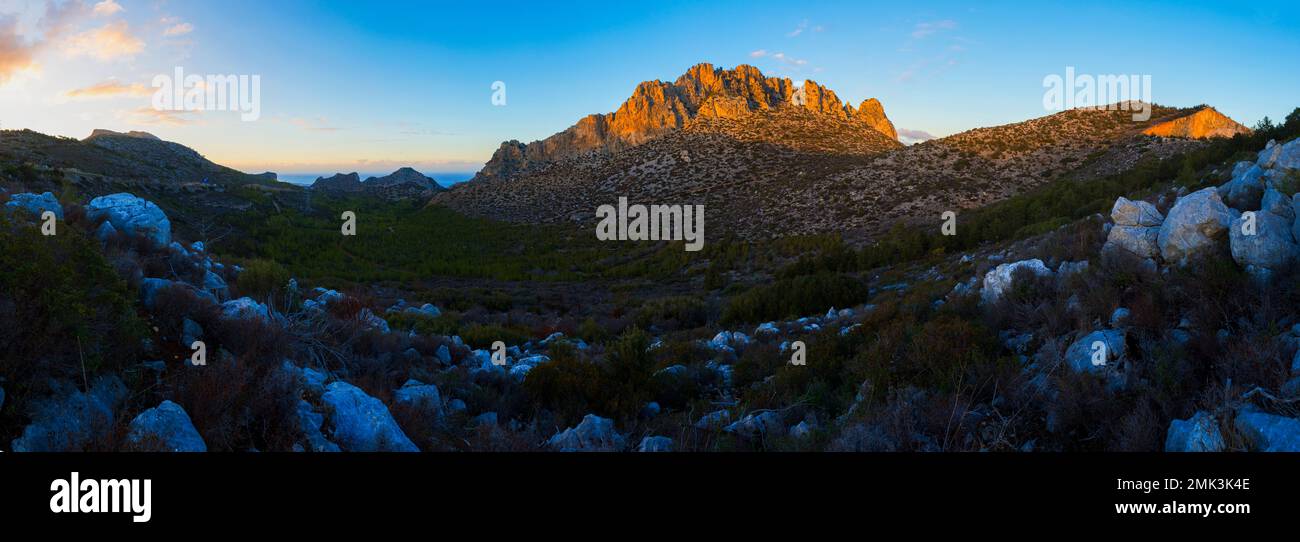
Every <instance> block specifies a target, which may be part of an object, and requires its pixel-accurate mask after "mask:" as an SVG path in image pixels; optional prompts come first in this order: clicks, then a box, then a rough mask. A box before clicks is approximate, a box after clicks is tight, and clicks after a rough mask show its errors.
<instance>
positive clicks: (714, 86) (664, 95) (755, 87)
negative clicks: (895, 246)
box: [477, 63, 898, 178]
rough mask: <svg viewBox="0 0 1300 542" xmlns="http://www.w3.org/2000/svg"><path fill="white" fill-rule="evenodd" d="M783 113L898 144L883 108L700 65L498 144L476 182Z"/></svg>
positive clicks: (809, 84)
mask: <svg viewBox="0 0 1300 542" xmlns="http://www.w3.org/2000/svg"><path fill="white" fill-rule="evenodd" d="M786 108H794V109H804V110H807V111H811V112H813V113H817V114H822V115H827V116H830V117H832V118H837V119H841V120H850V121H853V122H858V123H862V124H864V125H866V126H869V127H870V128H872V129H873V130H876V131H878V132H879V133H881V134H883V135H885V136H886V137H888V138H890V139H891V140H894V141H897V139H898V134H897V132H896V131H895V130H894V125H893V123H892V122H890V120H889V118H888V117H887V116H885V110H884V107H883V106H882V105H881V104H880V101H878V100H876V99H874V98H871V99H868V100H865V101H863V102H862V103H861V104H860V105H859V106H858V107H854V106H852V105H849V104H845V103H843V102H842V101H841V100H840V98H839V97H838V96H836V95H835V92H834V91H832V90H830V89H828V88H826V87H823V86H821V85H819V84H817V83H815V82H813V81H804V82H803V83H802V84H795V83H794V82H793V81H791V80H790V79H789V78H776V77H767V76H764V75H763V73H762V72H761V71H759V69H758V68H755V67H753V66H747V65H743V64H742V65H740V66H736V67H735V68H734V69H731V70H727V69H723V68H715V67H714V66H713V65H712V64H707V63H704V64H697V65H695V66H693V67H691V68H690V69H689V70H687V72H686V73H685V74H683V75H682V76H681V77H678V78H677V80H676V81H674V82H672V83H667V82H664V81H645V82H642V83H641V84H639V85H637V87H636V90H635V91H633V93H632V96H631V97H630V98H628V99H627V101H625V102H623V105H622V106H620V107H619V108H618V110H617V111H615V112H613V113H608V114H595V115H588V116H586V117H584V118H582V119H581V120H579V121H578V122H577V124H574V125H573V126H572V127H570V128H568V129H567V130H564V131H563V132H560V133H557V134H555V135H553V136H551V137H548V138H546V139H543V140H541V141H534V142H532V143H529V144H527V145H525V144H523V143H520V142H518V141H507V142H505V143H502V145H501V147H500V148H499V149H498V150H497V151H496V153H495V154H493V156H492V159H491V160H489V161H488V163H487V164H486V165H485V166H484V167H483V170H482V171H480V172H479V174H478V176H477V178H505V177H510V176H512V175H514V174H516V173H518V172H521V171H526V170H529V169H532V168H534V167H536V166H538V165H540V164H544V163H547V162H553V161H556V160H559V159H563V158H567V157H572V156H578V155H581V154H584V153H588V152H592V151H597V152H609V151H618V150H620V149H624V148H627V147H631V146H635V145H639V144H642V143H645V142H646V141H649V140H651V139H654V138H656V137H659V136H661V135H663V134H664V133H666V132H671V131H674V130H679V129H681V128H684V127H686V126H687V125H688V124H689V123H691V122H692V121H693V120H695V119H697V118H715V119H716V118H721V119H735V118H740V117H744V116H746V115H749V114H752V113H755V112H762V111H770V110H774V109H786Z"/></svg>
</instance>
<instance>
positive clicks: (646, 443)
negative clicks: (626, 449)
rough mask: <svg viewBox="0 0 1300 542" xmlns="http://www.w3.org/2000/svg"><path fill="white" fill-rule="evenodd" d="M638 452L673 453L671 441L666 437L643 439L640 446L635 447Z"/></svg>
mask: <svg viewBox="0 0 1300 542" xmlns="http://www.w3.org/2000/svg"><path fill="white" fill-rule="evenodd" d="M636 451H638V452H671V451H673V439H670V438H668V437H655V436H652V437H645V438H643V439H641V444H640V445H638V446H637V447H636Z"/></svg>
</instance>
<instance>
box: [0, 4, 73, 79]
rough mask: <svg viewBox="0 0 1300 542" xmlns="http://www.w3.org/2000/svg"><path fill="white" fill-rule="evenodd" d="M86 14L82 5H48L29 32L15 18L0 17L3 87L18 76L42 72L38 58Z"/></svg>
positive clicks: (0, 66) (15, 16) (5, 15)
mask: <svg viewBox="0 0 1300 542" xmlns="http://www.w3.org/2000/svg"><path fill="white" fill-rule="evenodd" d="M84 14H85V5H84V4H82V3H81V2H65V3H64V4H62V5H56V4H48V5H47V6H46V9H45V14H44V15H43V16H42V17H41V19H40V20H39V21H37V22H36V24H35V25H33V26H32V27H30V28H23V27H22V26H21V24H20V23H19V16H18V15H16V14H3V15H0V84H4V83H8V82H9V81H10V79H11V78H12V77H13V76H14V75H15V74H17V73H20V72H28V73H33V72H37V71H39V68H40V64H39V63H38V62H37V61H36V55H37V54H38V53H40V52H41V51H43V50H44V49H45V48H46V47H47V46H48V45H49V44H50V43H52V42H54V41H55V40H58V39H59V38H60V37H62V36H63V35H64V34H65V33H66V32H67V31H68V30H69V29H70V28H71V26H72V23H73V22H74V21H76V20H77V19H79V18H80V17H82V16H83V15H84Z"/></svg>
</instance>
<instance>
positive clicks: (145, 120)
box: [119, 107, 202, 126]
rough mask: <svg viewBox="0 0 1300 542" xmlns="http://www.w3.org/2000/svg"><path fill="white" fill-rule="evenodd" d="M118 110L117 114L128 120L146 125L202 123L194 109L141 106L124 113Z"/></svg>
mask: <svg viewBox="0 0 1300 542" xmlns="http://www.w3.org/2000/svg"><path fill="white" fill-rule="evenodd" d="M121 113H122V112H119V116H125V117H126V118H127V119H128V121H129V122H131V123H134V124H143V125H148V126H187V125H192V124H202V119H200V118H199V113H198V112H196V111H173V110H170V109H154V108H153V107H141V108H139V109H134V110H132V111H128V112H125V115H122V114H121Z"/></svg>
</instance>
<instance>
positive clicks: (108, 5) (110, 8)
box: [92, 0, 125, 17]
mask: <svg viewBox="0 0 1300 542" xmlns="http://www.w3.org/2000/svg"><path fill="white" fill-rule="evenodd" d="M92 11H93V12H94V13H95V16H96V17H111V16H113V15H116V14H118V13H121V12H123V11H125V8H123V7H122V4H119V3H117V2H114V1H113V0H104V1H103V2H99V3H96V4H95V8H94V9H93V10H92Z"/></svg>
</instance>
